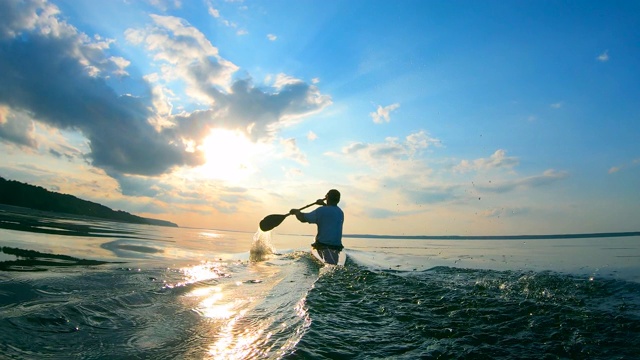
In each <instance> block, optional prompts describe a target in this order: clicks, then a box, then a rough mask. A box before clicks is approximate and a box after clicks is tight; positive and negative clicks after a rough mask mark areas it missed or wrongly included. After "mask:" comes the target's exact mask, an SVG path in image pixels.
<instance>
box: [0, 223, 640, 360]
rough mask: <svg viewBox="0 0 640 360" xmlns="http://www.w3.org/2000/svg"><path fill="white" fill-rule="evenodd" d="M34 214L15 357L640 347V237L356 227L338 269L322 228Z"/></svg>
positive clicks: (23, 244) (12, 308)
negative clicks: (461, 236)
mask: <svg viewBox="0 0 640 360" xmlns="http://www.w3.org/2000/svg"><path fill="white" fill-rule="evenodd" d="M21 216H22V217H20V216H17V215H14V214H12V215H10V216H9V214H6V213H5V214H2V216H0V221H1V223H2V224H9V225H7V226H2V227H3V228H4V229H0V241H1V246H2V248H1V249H2V251H1V252H0V358H9V359H116V358H130V359H152V358H153V359H176V358H188V359H209V358H210V359H223V358H224V359H250V358H256V359H262V358H285V359H310V358H313V359H322V358H328V359H376V358H393V359H416V358H425V359H429V358H434V359H435V358H441V359H458V358H459V359H470V358H492V359H514V358H518V359H557V358H562V359H565V358H575V359H635V358H638V356H639V354H640V353H639V351H638V347H637V344H640V281H639V279H640V276H639V274H640V263H639V261H638V259H639V256H640V244H639V242H640V239H639V238H638V237H626V238H597V239H593V238H592V239H565V240H527V241H519V240H500V241H498V240H473V241H464V240H429V241H426V240H398V239H350V238H347V239H345V245H346V247H347V250H346V251H347V254H348V259H347V263H346V265H345V266H344V267H322V266H321V265H320V264H318V263H317V262H316V261H315V260H314V259H313V258H312V256H310V255H309V253H308V244H309V243H310V242H311V241H312V238H311V237H307V236H293V235H284V234H278V233H273V234H269V233H267V234H260V233H257V234H252V233H241V232H229V231H218V230H202V229H174V228H162V227H152V226H136V225H126V224H117V223H109V222H95V221H84V220H78V219H75V220H74V219H64V218H59V217H43V216H38V217H34V216H29V215H21ZM18 225H20V226H18ZM65 232H66V233H65Z"/></svg>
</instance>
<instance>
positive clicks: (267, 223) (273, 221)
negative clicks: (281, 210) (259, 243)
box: [260, 214, 289, 231]
mask: <svg viewBox="0 0 640 360" xmlns="http://www.w3.org/2000/svg"><path fill="white" fill-rule="evenodd" d="M287 216H289V215H288V214H287V215H269V216H266V217H265V218H264V219H262V221H260V230H262V231H270V230H271V229H273V228H274V227H276V226H278V225H280V223H282V222H283V221H284V219H285V218H286V217H287Z"/></svg>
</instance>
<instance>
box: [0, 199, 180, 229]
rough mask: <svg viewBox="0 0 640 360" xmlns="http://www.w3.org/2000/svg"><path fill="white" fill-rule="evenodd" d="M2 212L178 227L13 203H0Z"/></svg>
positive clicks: (0, 211)
mask: <svg viewBox="0 0 640 360" xmlns="http://www.w3.org/2000/svg"><path fill="white" fill-rule="evenodd" d="M2 212H5V213H14V214H23V215H30V216H46V217H62V218H66V219H77V220H100V221H111V222H116V223H124V224H133V225H148V226H164V227H178V225H175V226H173V225H159V224H153V223H146V224H143V223H135V222H129V221H124V220H118V219H109V218H103V217H98V216H89V215H80V214H70V213H65V212H60V211H49V210H39V209H32V208H29V207H24V206H15V205H8V204H2V203H0V213H2ZM143 219H147V220H155V219H149V218H143ZM160 221H163V222H164V220H160ZM171 224H173V223H171Z"/></svg>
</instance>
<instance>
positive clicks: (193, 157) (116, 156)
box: [0, 0, 331, 179]
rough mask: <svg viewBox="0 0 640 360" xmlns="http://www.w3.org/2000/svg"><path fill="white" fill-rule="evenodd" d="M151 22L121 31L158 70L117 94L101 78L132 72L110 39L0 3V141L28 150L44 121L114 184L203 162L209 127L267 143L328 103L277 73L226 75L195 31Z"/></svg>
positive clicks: (226, 64) (42, 8)
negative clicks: (67, 134) (84, 147)
mask: <svg viewBox="0 0 640 360" xmlns="http://www.w3.org/2000/svg"><path fill="white" fill-rule="evenodd" d="M149 19H150V21H149V24H148V25H147V27H146V28H144V29H128V30H127V31H126V33H125V35H126V39H127V41H128V42H130V43H131V44H133V45H135V46H140V47H143V48H144V50H146V51H147V53H148V54H149V61H151V62H152V63H153V64H154V65H155V68H157V69H159V71H158V72H156V73H152V74H146V75H145V76H144V78H143V79H137V80H138V81H139V82H141V83H142V84H146V86H145V87H144V88H143V89H142V90H141V91H139V93H137V94H135V95H131V94H119V93H117V92H116V91H115V90H114V89H113V88H112V87H110V85H109V79H111V78H113V77H128V76H130V75H129V73H130V72H129V71H128V70H127V68H128V67H129V66H131V61H130V60H128V59H126V58H124V57H122V56H118V55H117V54H114V53H115V50H114V47H116V46H117V44H115V45H114V43H115V41H114V40H111V39H103V38H101V37H100V36H93V37H90V36H88V35H86V34H84V33H82V32H80V31H79V30H78V29H76V28H75V27H74V26H72V25H70V24H68V23H67V22H65V21H64V20H62V16H61V14H60V11H59V9H58V8H57V7H56V6H54V5H52V4H49V3H47V2H46V1H43V0H31V1H18V0H8V1H2V2H0V109H1V111H0V119H1V121H0V139H1V140H2V141H5V142H10V143H13V144H16V145H19V146H23V147H35V146H37V144H36V143H35V140H34V137H33V122H37V123H42V124H46V125H47V126H49V127H52V128H57V129H61V130H68V131H76V132H79V133H81V134H82V135H83V136H84V137H86V139H87V140H88V144H89V149H90V152H89V153H88V154H86V158H87V159H88V160H89V161H90V163H91V164H92V165H93V166H95V167H98V168H102V169H104V170H105V171H106V172H107V173H108V174H110V175H111V176H112V177H114V178H117V179H118V178H119V179H121V178H122V177H121V176H118V175H119V174H120V175H122V174H125V175H127V174H128V175H143V176H158V175H161V174H165V173H169V172H171V171H173V170H174V169H175V168H176V167H182V166H187V167H194V166H199V165H202V164H203V163H204V161H205V158H204V155H203V154H202V153H201V152H200V151H199V150H198V148H197V145H199V144H201V143H202V141H203V139H205V138H206V137H207V136H208V134H209V132H210V130H211V129H213V128H227V129H235V130H241V131H243V132H244V133H245V134H246V135H247V136H248V137H249V138H251V139H252V140H253V141H260V140H263V141H264V140H267V141H268V140H274V139H275V136H274V135H275V133H276V132H277V131H278V130H279V129H280V128H282V127H284V126H287V125H289V124H291V123H293V122H296V121H300V120H301V119H302V118H304V117H305V116H308V115H310V114H313V113H315V112H318V111H321V110H322V109H323V108H325V107H326V106H328V105H329V104H331V99H330V97H328V96H326V95H323V94H321V93H320V91H319V90H318V88H317V87H316V86H314V85H310V84H308V83H305V82H304V81H302V80H299V79H294V78H291V77H289V76H287V75H284V74H281V75H279V76H276V77H275V80H274V81H273V82H272V83H271V84H267V86H264V87H257V86H255V85H254V84H253V82H252V80H251V79H250V78H247V77H245V78H243V79H234V76H235V74H236V73H237V72H238V71H239V70H240V69H239V68H238V66H236V65H234V64H233V63H232V62H231V61H229V60H226V59H224V58H222V57H221V56H220V55H219V52H218V49H217V48H216V47H215V46H213V44H211V42H210V41H209V40H208V39H207V38H206V37H205V36H204V35H203V34H202V33H201V32H200V31H199V30H198V29H196V28H194V27H193V26H191V25H190V24H188V23H187V22H186V21H185V20H183V19H180V18H177V17H172V16H160V15H153V14H152V15H150V18H149ZM134 80H136V79H134ZM173 86H180V87H182V88H184V94H186V95H185V97H184V98H180V97H178V96H176V95H175V93H176V92H175V91H174V90H173ZM176 105H179V108H180V109H182V110H181V111H180V112H179V113H176V114H174V113H172V112H173V109H175V108H176ZM221 156H224V155H223V154H221Z"/></svg>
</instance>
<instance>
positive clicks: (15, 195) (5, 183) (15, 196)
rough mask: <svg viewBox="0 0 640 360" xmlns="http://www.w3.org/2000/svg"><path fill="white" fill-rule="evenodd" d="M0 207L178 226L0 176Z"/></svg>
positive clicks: (124, 221) (130, 222)
mask: <svg viewBox="0 0 640 360" xmlns="http://www.w3.org/2000/svg"><path fill="white" fill-rule="evenodd" d="M0 204H3V205H7V206H14V207H17V208H23V209H30V210H34V211H45V212H52V213H57V214H68V215H73V216H81V217H84V216H86V217H90V218H95V219H104V220H110V221H115V222H123V223H129V224H142V225H156V226H169V227H178V224H175V223H172V222H170V221H166V220H159V219H152V218H145V217H142V216H138V215H134V214H131V213H128V212H126V211H122V210H113V209H111V208H109V207H107V206H104V205H102V204H98V203H95V202H92V201H88V200H83V199H80V198H78V197H76V196H73V195H69V194H62V193H58V192H55V191H49V190H47V189H45V188H43V187H40V186H35V185H31V184H27V183H22V182H19V181H15V180H7V179H5V178H3V177H1V176H0Z"/></svg>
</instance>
